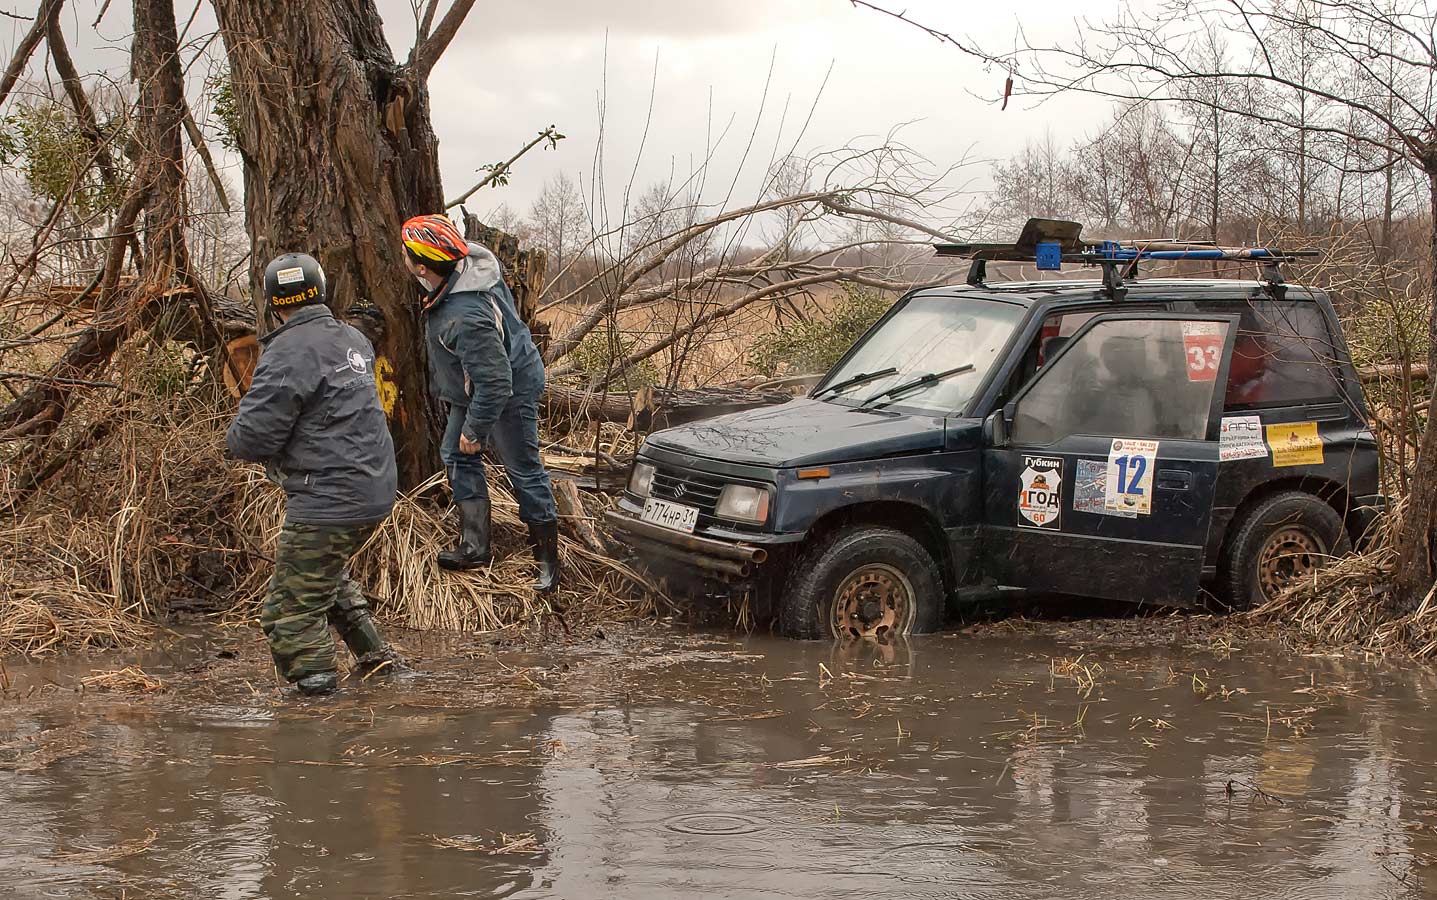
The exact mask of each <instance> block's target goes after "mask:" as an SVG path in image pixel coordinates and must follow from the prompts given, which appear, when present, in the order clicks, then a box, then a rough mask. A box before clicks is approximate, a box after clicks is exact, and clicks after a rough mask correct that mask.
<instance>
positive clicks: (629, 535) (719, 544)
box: [604, 498, 803, 581]
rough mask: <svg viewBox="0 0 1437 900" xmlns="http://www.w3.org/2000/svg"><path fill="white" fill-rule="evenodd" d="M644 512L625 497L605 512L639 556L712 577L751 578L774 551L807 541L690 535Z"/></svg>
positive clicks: (797, 536)
mask: <svg viewBox="0 0 1437 900" xmlns="http://www.w3.org/2000/svg"><path fill="white" fill-rule="evenodd" d="M640 513H641V510H640V509H638V508H637V507H635V505H634V504H633V503H631V502H630V501H629V500H628V498H624V499H623V500H621V501H620V502H619V508H618V509H611V510H609V511H608V512H606V513H604V521H605V522H607V523H608V525H609V527H610V528H612V529H613V530H614V531H616V532H618V533H619V536H620V537H621V538H622V539H623V540H624V541H625V542H626V543H627V544H629V546H631V547H633V548H634V550H635V552H637V553H638V554H639V556H641V557H648V558H650V559H653V560H656V561H660V562H663V563H667V564H668V565H669V566H676V565H677V566H686V567H695V568H698V569H701V570H703V572H704V573H705V574H706V575H709V576H710V577H716V578H718V579H720V580H724V581H743V580H747V579H748V578H750V577H752V576H753V575H754V573H755V572H756V571H757V570H758V568H759V566H761V565H763V564H764V563H765V562H767V561H768V560H769V558H770V556H771V555H772V554H773V552H774V551H776V550H778V549H780V548H782V547H783V546H785V545H787V544H791V543H794V542H796V541H801V540H803V535H801V534H793V535H789V534H743V533H739V532H734V533H733V536H732V537H729V536H728V535H723V536H722V537H707V536H704V535H698V534H686V533H684V532H682V531H675V530H673V529H672V528H664V527H663V526H661V525H653V524H651V523H649V522H645V521H643V520H642V519H640V518H639V515H640ZM710 531H711V532H712V531H713V529H710Z"/></svg>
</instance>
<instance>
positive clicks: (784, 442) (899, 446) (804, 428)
mask: <svg viewBox="0 0 1437 900" xmlns="http://www.w3.org/2000/svg"><path fill="white" fill-rule="evenodd" d="M943 427H944V426H943V420H942V419H935V418H927V417H922V416H906V415H899V414H897V413H892V412H887V411H884V410H861V409H854V408H853V407H850V406H841V405H839V404H837V403H825V402H823V401H822V400H808V399H803V400H790V401H789V402H787V403H783V404H780V405H778V406H765V407H761V408H759V409H751V410H747V411H745V412H737V413H730V414H729V415H726V416H719V417H718V418H714V419H706V420H704V421H701V422H692V423H690V424H687V425H679V426H676V427H674V428H668V429H665V430H663V431H656V432H654V433H653V434H651V435H649V437H648V439H647V440H646V442H645V443H646V444H647V445H650V446H654V447H658V448H661V449H664V450H673V451H677V452H680V453H684V454H687V455H690V456H700V457H707V458H709V459H721V460H725V461H727V462H733V463H747V464H750V465H761V466H776V467H779V468H787V467H791V466H805V465H825V464H830V463H842V462H851V461H853V460H861V459H880V458H883V457H888V456H902V455H906V454H911V453H924V452H929V451H932V450H936V449H939V448H941V447H942V446H943Z"/></svg>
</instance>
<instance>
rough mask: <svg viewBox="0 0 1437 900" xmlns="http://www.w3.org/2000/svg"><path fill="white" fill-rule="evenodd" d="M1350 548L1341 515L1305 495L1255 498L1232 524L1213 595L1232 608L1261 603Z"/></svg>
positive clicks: (1246, 607)
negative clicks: (1254, 504)
mask: <svg viewBox="0 0 1437 900" xmlns="http://www.w3.org/2000/svg"><path fill="white" fill-rule="evenodd" d="M1351 549H1352V541H1351V540H1350V539H1349V538H1348V536H1347V529H1346V528H1344V527H1343V525H1342V517H1341V516H1339V515H1338V514H1337V511H1336V510H1334V509H1333V508H1332V507H1331V506H1328V505H1327V504H1326V503H1324V502H1323V501H1322V500H1320V499H1319V498H1317V497H1314V496H1313V495H1311V494H1306V493H1303V492H1301V491H1286V492H1284V493H1281V494H1274V495H1273V496H1271V497H1268V498H1267V499H1265V500H1262V501H1261V502H1259V503H1258V504H1257V505H1256V506H1255V507H1253V508H1252V509H1250V510H1248V511H1247V513H1245V514H1244V515H1243V518H1242V521H1241V522H1239V523H1238V524H1237V531H1236V532H1234V534H1233V537H1232V544H1231V545H1230V546H1229V548H1228V552H1227V555H1226V558H1225V559H1224V561H1223V569H1222V572H1221V573H1220V574H1219V576H1218V577H1219V583H1218V587H1219V588H1220V591H1219V599H1220V601H1221V602H1222V603H1223V604H1224V605H1225V606H1226V607H1227V608H1228V609H1232V610H1243V609H1252V608H1254V607H1257V606H1261V605H1262V604H1263V603H1266V602H1267V601H1268V600H1270V599H1272V597H1273V596H1275V595H1276V594H1277V592H1278V591H1280V590H1281V589H1282V588H1283V586H1285V585H1286V584H1288V583H1290V582H1291V581H1292V580H1293V579H1296V578H1302V577H1311V575H1312V572H1314V571H1315V570H1317V569H1319V568H1321V567H1322V566H1325V565H1327V563H1329V562H1331V561H1332V559H1333V558H1335V557H1338V556H1342V555H1344V554H1346V553H1347V552H1349V551H1350V550H1351Z"/></svg>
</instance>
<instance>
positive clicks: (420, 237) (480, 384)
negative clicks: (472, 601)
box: [402, 215, 559, 593]
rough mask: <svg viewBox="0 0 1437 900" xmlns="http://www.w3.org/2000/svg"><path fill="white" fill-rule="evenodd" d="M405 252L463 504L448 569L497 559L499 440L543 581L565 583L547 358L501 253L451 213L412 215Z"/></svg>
mask: <svg viewBox="0 0 1437 900" xmlns="http://www.w3.org/2000/svg"><path fill="white" fill-rule="evenodd" d="M402 237H403V241H404V249H405V262H406V264H407V266H408V268H409V271H410V273H411V274H413V275H414V277H415V278H416V279H418V281H419V283H420V284H421V285H423V287H424V290H425V292H426V296H425V302H424V328H425V334H426V336H427V341H428V347H429V372H430V375H431V377H432V378H433V381H434V387H435V389H436V390H437V392H438V394H439V397H440V399H442V400H443V401H444V403H445V404H446V406H447V407H448V414H449V416H448V425H447V427H446V428H445V432H444V440H443V443H442V444H441V445H440V452H441V453H442V454H443V457H444V465H445V471H446V472H447V474H448V476H449V488H450V490H451V491H453V493H454V502H455V504H456V505H457V506H458V507H459V521H460V539H459V546H458V547H455V548H454V549H453V550H446V551H444V552H443V553H441V554H439V560H438V562H439V565H440V566H441V567H443V568H446V569H473V568H477V567H479V566H485V565H488V564H489V561H490V558H491V555H490V550H489V487H488V484H487V483H486V482H485V480H484V457H483V455H482V451H483V450H484V448H486V447H491V448H493V449H494V450H495V451H497V452H498V455H499V459H500V461H501V462H502V463H503V464H504V474H506V475H508V476H509V483H510V484H511V485H513V487H514V498H515V499H516V500H517V501H518V502H519V518H520V519H522V520H523V521H524V523H525V524H526V525H528V526H529V543H530V545H531V546H532V547H533V548H534V558H535V560H536V561H537V562H538V563H539V577H538V579H537V580H536V581H535V582H534V585H533V586H534V589H535V590H536V591H540V592H545V593H547V592H550V591H555V590H557V589H558V587H559V524H558V515H557V513H556V510H555V506H554V493H553V489H552V487H551V486H550V483H549V473H548V472H547V471H545V469H544V463H543V461H542V460H541V459H540V457H539V397H540V395H542V394H543V393H544V361H543V358H542V357H540V356H539V350H538V348H536V347H535V346H534V339H533V337H532V336H531V335H530V334H529V328H528V326H526V325H525V324H524V320H523V319H521V318H519V313H518V311H517V310H516V309H515V308H514V297H513V295H512V294H511V293H509V287H508V285H506V284H505V283H504V273H503V272H502V271H501V269H500V266H499V260H498V259H496V258H495V257H494V254H493V253H491V252H490V251H489V249H488V248H486V247H484V246H483V245H481V244H476V243H471V242H466V241H465V240H464V237H463V236H462V235H461V234H459V231H458V229H457V228H455V227H454V223H453V222H451V221H450V220H449V219H448V217H446V216H442V215H430V216H416V217H414V218H412V219H410V220H409V221H407V222H405V223H404V228H403V233H402Z"/></svg>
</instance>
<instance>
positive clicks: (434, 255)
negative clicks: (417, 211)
mask: <svg viewBox="0 0 1437 900" xmlns="http://www.w3.org/2000/svg"><path fill="white" fill-rule="evenodd" d="M401 235H402V236H403V239H404V246H405V247H406V248H408V249H409V251H410V252H412V253H413V254H414V255H415V256H417V257H419V258H420V259H421V260H423V259H428V260H433V261H435V262H458V261H459V260H461V259H463V258H464V257H466V256H468V255H469V245H468V244H467V243H465V241H464V235H463V234H460V232H459V229H458V228H456V227H455V226H454V222H453V221H452V220H451V219H450V218H449V217H448V216H445V215H432V216H415V217H414V218H412V219H410V220H409V221H407V222H405V223H404V228H403V229H402V231H401Z"/></svg>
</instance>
